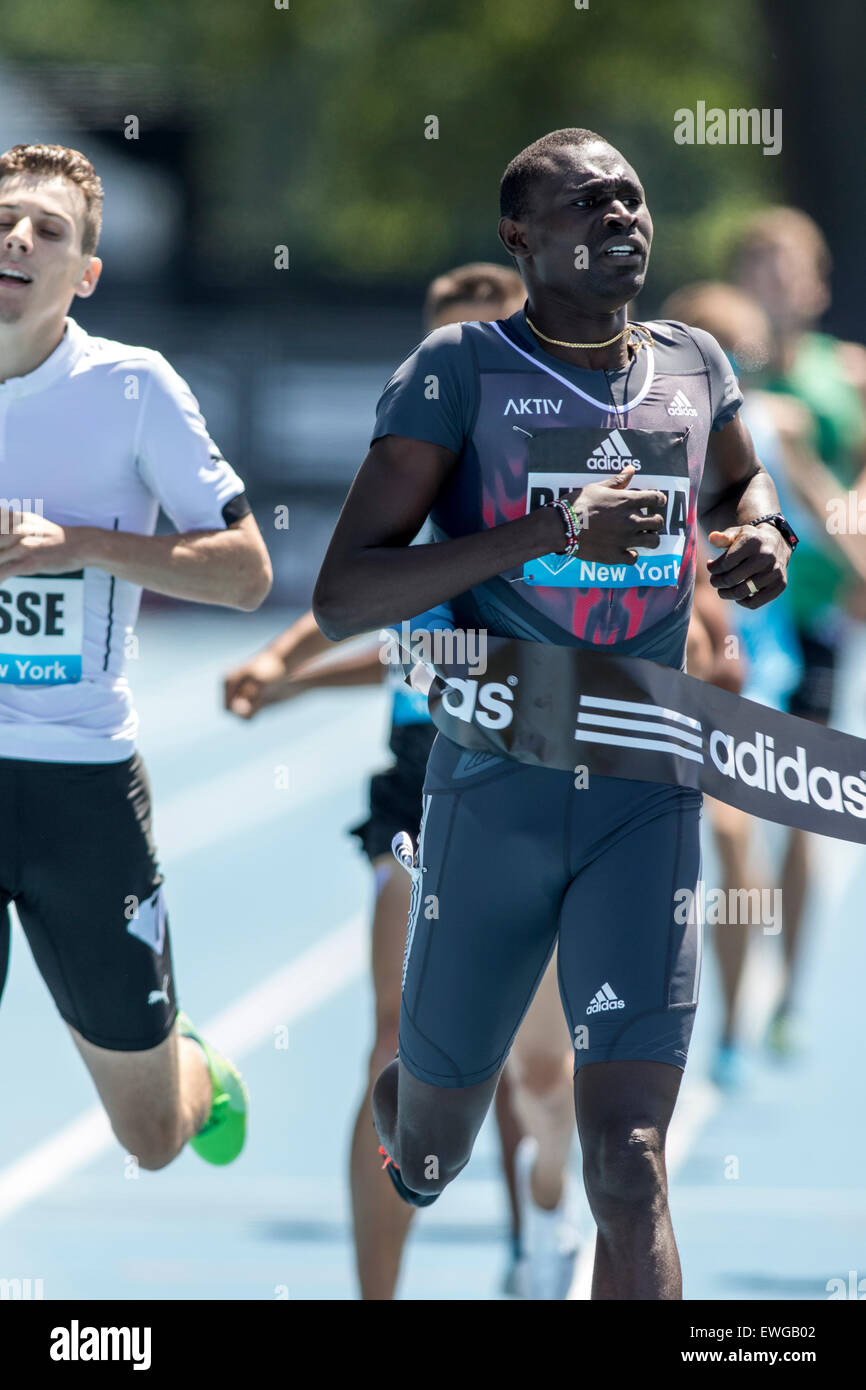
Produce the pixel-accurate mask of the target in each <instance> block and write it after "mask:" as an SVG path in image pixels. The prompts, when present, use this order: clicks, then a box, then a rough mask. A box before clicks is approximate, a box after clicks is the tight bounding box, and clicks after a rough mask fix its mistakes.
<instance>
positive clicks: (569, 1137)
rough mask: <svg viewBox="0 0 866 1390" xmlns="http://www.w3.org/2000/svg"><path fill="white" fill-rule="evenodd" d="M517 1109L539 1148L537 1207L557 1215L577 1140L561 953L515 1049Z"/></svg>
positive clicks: (533, 1185) (533, 1186)
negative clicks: (562, 996) (559, 978)
mask: <svg viewBox="0 0 866 1390" xmlns="http://www.w3.org/2000/svg"><path fill="white" fill-rule="evenodd" d="M509 1066H510V1067H511V1068H513V1073H514V1082H513V1086H514V1106H515V1109H516V1111H517V1114H518V1115H519V1117H520V1120H521V1122H522V1124H523V1128H524V1130H525V1131H526V1133H527V1134H529V1135H531V1136H532V1138H533V1139H535V1140H536V1142H537V1144H538V1153H537V1155H536V1159H535V1163H534V1164H533V1168H532V1175H531V1179H530V1192H531V1196H532V1199H533V1201H534V1202H535V1203H536V1204H537V1205H538V1206H539V1207H542V1208H543V1209H544V1210H546V1211H552V1210H553V1209H554V1208H555V1207H558V1206H559V1204H560V1202H561V1201H562V1196H563V1191H564V1185H565V1177H566V1170H567V1166H568V1156H569V1154H570V1152H571V1146H572V1143H573V1140H574V1097H573V1080H572V1077H573V1071H574V1054H573V1051H572V1047H571V1039H570V1037H569V1034H568V1027H567V1025H566V1022H565V1017H564V1015H563V1012H562V1001H561V999H560V997H559V987H558V985H557V977H556V953H555V952H554V955H553V957H552V958H551V961H550V964H549V965H548V967H547V970H546V971H545V973H544V978H543V979H542V981H541V984H540V985H539V987H538V990H537V992H536V995H535V998H534V999H533V1001H532V1003H531V1005H530V1006H529V1010H528V1012H527V1015H526V1017H525V1019H524V1020H523V1022H522V1024H521V1025H520V1028H519V1029H518V1032H517V1037H516V1038H515V1040H514V1046H513V1048H512V1049H511V1058H510V1061H509Z"/></svg>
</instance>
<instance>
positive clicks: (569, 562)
mask: <svg viewBox="0 0 866 1390" xmlns="http://www.w3.org/2000/svg"><path fill="white" fill-rule="evenodd" d="M686 438H687V434H686V433H682V434H679V433H676V432H674V431H668V430H638V429H634V430H632V429H612V430H599V429H554V430H542V431H540V432H539V433H537V434H535V435H533V437H532V438H531V439H530V440H529V445H528V447H529V473H528V476H527V484H526V510H527V512H530V511H533V510H534V508H536V507H542V506H544V505H545V503H547V502H552V501H553V500H554V499H555V498H557V497H562V496H564V495H565V494H566V493H569V492H573V491H574V489H575V488H578V487H586V486H587V484H589V483H597V482H601V481H602V480H603V479H605V478H611V477H613V476H615V475H616V474H617V473H620V472H622V470H623V468H626V467H627V466H628V465H629V464H633V465H634V467H635V474H634V477H633V479H632V481H631V483H630V485H629V486H630V487H631V488H634V489H635V490H637V489H645V488H652V489H654V490H655V489H658V490H659V491H660V492H663V493H664V494H665V497H666V499H667V501H666V506H665V529H664V530H663V531H662V532H661V534H660V538H659V539H660V544H659V545H658V547H657V548H655V549H653V550H647V551H646V552H645V553H641V554H640V559H639V560H638V562H637V564H634V565H627V564H601V563H600V562H599V561H597V560H582V559H581V558H580V556H579V555H575V556H571V557H569V556H568V555H541V556H539V557H538V559H535V560H528V561H527V562H526V564H525V565H524V567H523V578H524V579H525V581H526V583H527V584H537V585H539V586H544V587H546V588H557V589H559V588H567V589H640V588H644V587H650V588H660V587H666V586H676V585H677V584H678V582H679V577H680V565H681V564H682V558H683V551H684V549H685V542H686V533H687V527H688V515H689V465H688V453H687V449H686Z"/></svg>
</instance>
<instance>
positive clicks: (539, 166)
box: [499, 126, 610, 220]
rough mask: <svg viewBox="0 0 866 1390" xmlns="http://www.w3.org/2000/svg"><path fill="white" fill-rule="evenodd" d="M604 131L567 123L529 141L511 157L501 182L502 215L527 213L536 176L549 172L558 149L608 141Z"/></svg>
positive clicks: (523, 215) (607, 143)
mask: <svg viewBox="0 0 866 1390" xmlns="http://www.w3.org/2000/svg"><path fill="white" fill-rule="evenodd" d="M609 144H610V141H609V140H605V138H604V136H603V135H596V133H595V131H594V130H584V129H582V128H581V127H579V126H566V127H565V128H564V129H563V130H552V131H550V132H549V134H547V135H542V136H541V139H540V140H535V141H534V142H533V143H532V144H531V145H527V146H526V149H525V150H521V151H520V154H516V155H515V156H514V158H513V159H512V161H511V163H510V164H509V165H508V168H507V169H506V170H505V173H504V174H503V175H502V181H501V183H500V185H499V212H500V215H501V216H502V217H512V218H514V219H515V220H517V219H519V218H521V217H526V216H527V215H528V213H529V212H530V210H531V193H532V186H533V184H534V183H535V182H536V180H537V179H539V178H542V177H543V176H544V175H545V174H546V173H548V171H549V168H550V159H551V155H553V154H554V153H555V152H556V151H557V150H564V149H569V148H573V147H577V148H581V147H582V146H584V145H609Z"/></svg>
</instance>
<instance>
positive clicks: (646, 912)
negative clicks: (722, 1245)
mask: <svg viewBox="0 0 866 1390" xmlns="http://www.w3.org/2000/svg"><path fill="white" fill-rule="evenodd" d="M577 795H578V796H579V797H580V796H582V797H584V798H585V799H584V800H583V802H580V801H577V802H576V803H575V815H574V825H573V832H572V854H573V856H574V859H573V863H574V867H575V870H576V872H575V873H574V877H573V879H572V881H571V883H570V885H569V889H568V892H567V893H566V895H565V898H564V899H563V903H562V911H561V916H560V931H559V975H560V988H561V990H562V994H563V1002H564V1005H565V1008H566V1014H567V1017H568V1021H569V1028H570V1031H571V1035H572V1037H573V1038H574V1040H575V1067H576V1069H577V1076H576V1080H575V1109H576V1114H577V1122H578V1132H579V1135H580V1141H581V1146H582V1149H583V1164H584V1181H585V1185H586V1192H587V1197H588V1199H589V1204H590V1207H591V1209H592V1212H593V1215H594V1216H595V1220H596V1223H597V1225H598V1252H597V1256H596V1267H595V1276H594V1284H593V1297H595V1298H621V1299H634V1298H644V1299H676V1298H679V1297H681V1283H680V1270H679V1260H678V1256H677V1252H676V1245H675V1243H674V1237H673V1231H672V1228H671V1221H670V1214H669V1212H668V1206H667V1178H666V1172H665V1157H664V1147H665V1139H666V1135H667V1129H668V1124H669V1121H670V1118H671V1115H672V1113H673V1108H674V1104H675V1101H676V1097H677V1092H678V1090H679V1085H680V1078H681V1074H682V1068H683V1067H684V1066H685V1063H686V1057H687V1054H688V1045H689V1039H690V1036H691V1030H692V1025H693V1022H694V1014H695V1008H696V1006H697V995H698V984H699V979H700V955H701V950H700V943H701V932H700V923H699V914H698V913H697V911H696V910H695V906H694V896H692V899H691V903H692V906H691V909H689V907H688V905H687V902H688V900H684V899H683V897H682V892H683V890H688V892H689V893H691V894H692V895H694V893H695V888H696V885H697V882H698V879H699V877H700V814H701V801H702V798H701V796H700V794H699V793H697V792H694V791H692V790H690V789H687V788H678V787H668V786H661V785H659V784H653V783H635V782H632V783H630V782H626V781H623V780H621V779H616V778H596V779H595V780H594V781H593V783H592V785H591V787H590V788H589V789H587V790H586V791H584V792H580V793H578V794H577Z"/></svg>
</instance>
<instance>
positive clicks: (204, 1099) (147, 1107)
mask: <svg viewBox="0 0 866 1390" xmlns="http://www.w3.org/2000/svg"><path fill="white" fill-rule="evenodd" d="M69 1031H70V1033H71V1034H72V1039H73V1041H74V1043H75V1045H76V1047H77V1048H78V1051H79V1052H80V1053H81V1056H82V1057H83V1059H84V1062H85V1064H86V1066H87V1070H88V1071H89V1072H90V1075H91V1077H92V1078H93V1083H94V1085H95V1086H96V1089H97V1091H98V1093H99V1098H100V1100H101V1101H102V1104H103V1106H104V1108H105V1112H106V1114H107V1115H108V1118H109V1120H110V1122H111V1128H112V1129H113V1130H114V1133H115V1135H116V1136H117V1139H118V1140H119V1142H120V1143H121V1145H122V1146H123V1148H124V1149H125V1150H126V1152H127V1153H128V1154H132V1155H134V1156H135V1158H136V1159H137V1160H138V1163H139V1166H140V1167H142V1168H151V1169H153V1168H164V1167H165V1166H166V1164H167V1163H171V1161H172V1159H173V1158H176V1157H177V1155H178V1154H179V1153H180V1151H181V1149H182V1148H183V1146H184V1144H185V1143H186V1142H187V1140H188V1139H191V1138H192V1136H193V1135H194V1134H196V1133H198V1131H199V1130H200V1129H201V1127H202V1125H203V1124H204V1123H205V1121H206V1120H207V1117H208V1115H209V1113H210V1108H211V1102H212V1087H211V1080H210V1075H209V1073H208V1069H207V1064H206V1062H205V1059H204V1054H203V1053H202V1050H201V1048H200V1047H199V1046H198V1044H197V1043H196V1042H194V1041H193V1040H192V1039H191V1038H182V1037H180V1036H179V1035H178V1032H177V1025H176V1024H175V1027H174V1028H173V1029H172V1031H171V1033H170V1034H169V1036H168V1037H167V1038H166V1039H165V1042H162V1043H160V1044H159V1045H158V1046H157V1047H153V1048H150V1049H149V1050H148V1051H147V1052H113V1051H109V1050H107V1049H106V1048H103V1047H95V1046H94V1045H93V1043H90V1042H88V1041H87V1039H86V1038H83V1037H82V1036H81V1034H80V1033H79V1032H77V1031H76V1029H75V1028H72V1027H70V1028H69Z"/></svg>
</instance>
